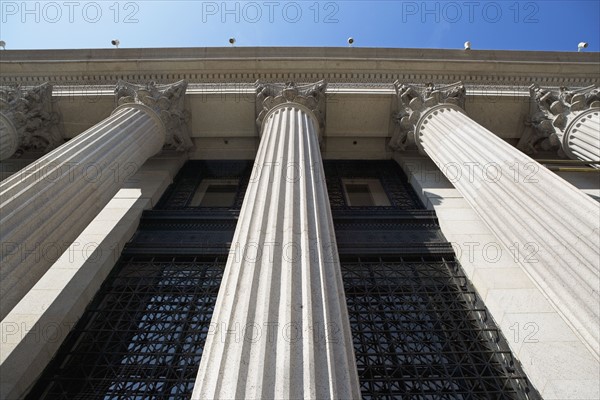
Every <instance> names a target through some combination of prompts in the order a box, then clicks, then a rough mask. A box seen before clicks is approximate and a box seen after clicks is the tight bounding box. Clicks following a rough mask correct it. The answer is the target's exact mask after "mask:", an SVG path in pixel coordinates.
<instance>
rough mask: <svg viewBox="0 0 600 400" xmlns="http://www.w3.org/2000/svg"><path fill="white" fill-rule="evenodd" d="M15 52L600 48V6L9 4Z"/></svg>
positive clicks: (1, 20)
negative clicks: (115, 44) (116, 44)
mask: <svg viewBox="0 0 600 400" xmlns="http://www.w3.org/2000/svg"><path fill="white" fill-rule="evenodd" d="M0 14H1V15H0V24H1V25H0V28H1V29H0V38H1V39H2V40H4V41H5V42H6V48H7V49H56V48H68V49H74V48H107V47H111V45H110V41H111V39H116V38H118V39H119V40H120V42H121V46H120V47H122V48H127V47H129V48H131V47H215V46H229V43H228V40H229V38H230V37H235V38H236V44H235V45H236V46H347V44H346V40H347V38H348V37H350V36H352V37H354V39H355V44H354V46H355V47H408V48H445V49H461V48H462V46H463V43H464V42H465V41H466V40H469V41H471V43H472V48H473V49H474V50H478V49H479V50H484V49H485V50H555V51H577V44H578V43H579V42H581V41H585V42H588V43H589V47H588V49H587V50H586V51H599V50H600V0H588V1H515V0H509V1H313V0H310V1H285V0H283V1H279V0H273V1H270V0H266V1H227V2H225V1H161V0H152V1H116V0H109V1H98V0H96V1H87V0H65V1H61V0H57V1H22V0H15V1H6V0H0Z"/></svg>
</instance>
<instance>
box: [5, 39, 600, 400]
mask: <svg viewBox="0 0 600 400" xmlns="http://www.w3.org/2000/svg"><path fill="white" fill-rule="evenodd" d="M0 63H1V66H2V74H1V77H0V80H1V81H2V85H3V89H2V110H1V111H2V112H1V114H0V119H1V122H2V125H1V131H0V134H1V138H0V139H1V144H2V147H1V149H0V153H1V154H0V155H1V157H2V162H1V163H2V174H3V181H2V183H1V189H0V195H1V196H2V197H1V207H2V208H1V215H0V217H1V222H0V223H1V225H0V229H1V234H2V275H1V280H0V296H1V297H0V311H1V318H2V343H1V345H2V354H1V360H0V361H1V367H0V375H1V376H0V378H1V380H2V385H1V386H2V389H1V390H2V396H1V397H2V398H22V397H28V398H36V399H37V398H84V397H85V398H87V397H100V396H102V397H107V398H189V397H192V398H209V399H212V398H359V397H364V398H399V397H407V398H546V399H553V398H555V399H567V398H571V399H582V398H590V399H595V398H598V397H599V395H600V383H599V381H598V379H597V377H598V374H599V373H600V364H599V355H600V350H599V342H598V340H599V331H600V329H599V328H600V320H599V308H600V301H599V298H598V289H599V285H600V280H599V279H600V278H599V268H600V250H599V249H600V233H599V228H600V205H599V203H598V201H599V200H600V175H599V171H598V169H599V166H600V93H599V89H598V84H599V82H600V76H599V74H598V66H599V65H600V57H599V54H597V53H573V54H571V53H541V52H540V53H536V52H500V51H471V52H463V51H451V50H417V49H414V50H410V49H358V48H348V49H337V48H334V49H324V48H273V49H269V48H228V49H111V50H73V51H70V50H61V51H3V52H2V58H1V59H0Z"/></svg>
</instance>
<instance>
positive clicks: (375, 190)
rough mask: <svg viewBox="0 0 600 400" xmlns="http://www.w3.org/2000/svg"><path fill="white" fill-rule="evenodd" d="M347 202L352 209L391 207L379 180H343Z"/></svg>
mask: <svg viewBox="0 0 600 400" xmlns="http://www.w3.org/2000/svg"><path fill="white" fill-rule="evenodd" d="M342 183H343V184H344V191H345V194H346V202H347V204H348V205H349V206H350V207H389V206H390V205H391V204H390V200H389V199H388V196H387V194H386V193H385V190H383V186H382V185H381V182H380V181H379V179H342Z"/></svg>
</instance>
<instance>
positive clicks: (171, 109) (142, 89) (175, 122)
mask: <svg viewBox="0 0 600 400" xmlns="http://www.w3.org/2000/svg"><path fill="white" fill-rule="evenodd" d="M187 85H188V84H187V82H186V81H179V82H176V83H173V84H172V85H157V84H156V83H154V82H150V83H148V84H146V85H136V84H132V83H128V82H125V81H121V80H120V81H119V82H118V83H117V87H116V88H115V100H116V103H117V106H120V105H123V104H128V103H137V104H143V105H145V106H148V107H149V108H151V109H152V110H153V111H154V112H156V114H157V115H158V116H159V117H160V119H161V120H162V122H163V124H164V125H165V128H166V135H167V137H166V139H165V146H164V147H165V148H167V149H175V150H177V151H186V150H188V149H190V148H191V147H192V146H193V143H192V140H191V139H190V128H189V122H190V113H189V112H188V111H187V110H186V109H185V91H186V89H187Z"/></svg>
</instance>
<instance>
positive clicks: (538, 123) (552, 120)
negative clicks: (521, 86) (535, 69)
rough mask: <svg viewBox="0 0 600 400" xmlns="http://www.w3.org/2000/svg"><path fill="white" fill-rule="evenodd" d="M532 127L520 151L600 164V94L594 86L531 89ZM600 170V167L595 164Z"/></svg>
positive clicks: (534, 87) (521, 142)
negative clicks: (554, 151) (550, 153)
mask: <svg viewBox="0 0 600 400" xmlns="http://www.w3.org/2000/svg"><path fill="white" fill-rule="evenodd" d="M529 91H530V98H531V106H530V108H531V110H530V120H529V123H530V125H531V126H532V127H533V129H532V130H531V131H529V132H527V133H526V134H525V135H523V138H522V139H521V140H520V142H519V145H518V147H519V148H520V149H522V150H524V151H525V152H527V153H535V152H536V151H538V150H540V149H541V150H552V149H558V153H559V155H560V156H563V157H564V156H567V157H569V158H571V159H573V160H581V161H595V162H598V161H600V91H599V90H598V86H596V85H592V86H588V87H585V88H582V89H578V90H569V89H567V88H565V87H562V88H560V89H559V90H558V91H551V90H546V89H542V88H540V87H539V86H538V85H531V87H530V88H529ZM592 166H594V167H595V168H600V164H592Z"/></svg>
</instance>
